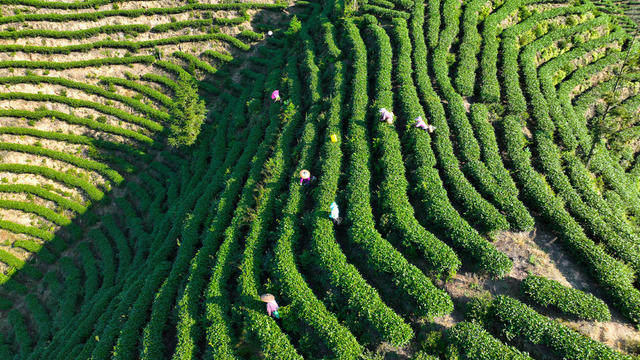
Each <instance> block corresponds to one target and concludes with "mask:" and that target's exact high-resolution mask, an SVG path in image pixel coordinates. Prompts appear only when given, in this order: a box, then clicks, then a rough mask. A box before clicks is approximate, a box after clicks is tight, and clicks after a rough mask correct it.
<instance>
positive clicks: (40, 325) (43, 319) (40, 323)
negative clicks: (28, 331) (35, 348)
mask: <svg viewBox="0 0 640 360" xmlns="http://www.w3.org/2000/svg"><path fill="white" fill-rule="evenodd" d="M24 300H25V304H26V305H27V309H28V310H29V313H30V315H31V317H32V318H33V320H34V321H35V324H36V331H37V333H38V341H43V340H46V339H48V338H49V337H50V336H51V331H52V330H53V326H52V324H51V317H50V316H49V314H48V313H47V310H46V309H45V307H44V306H43V305H42V303H41V302H40V300H38V297H37V296H35V295H34V294H33V293H31V294H29V295H27V296H26V297H25V299H24Z"/></svg>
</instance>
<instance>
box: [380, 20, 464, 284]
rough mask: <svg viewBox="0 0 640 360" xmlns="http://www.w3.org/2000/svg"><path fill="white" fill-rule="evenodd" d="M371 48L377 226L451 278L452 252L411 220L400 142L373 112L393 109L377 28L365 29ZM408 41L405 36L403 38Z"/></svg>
mask: <svg viewBox="0 0 640 360" xmlns="http://www.w3.org/2000/svg"><path fill="white" fill-rule="evenodd" d="M368 30H369V32H370V33H371V38H372V42H374V44H375V45H374V46H369V48H370V49H372V51H371V52H373V53H374V54H377V55H376V56H375V57H374V61H375V63H374V64H375V73H373V74H372V76H373V79H375V87H374V91H375V93H374V94H373V101H372V106H371V107H372V112H373V113H374V114H373V115H372V116H370V120H369V121H370V122H372V123H373V133H372V136H373V137H375V138H376V139H378V141H377V143H376V146H375V147H374V151H375V152H374V156H375V157H376V158H378V159H380V162H381V165H382V166H381V172H382V180H381V183H380V185H379V188H380V193H381V194H385V196H383V197H382V198H381V199H380V200H379V202H380V211H381V215H380V216H381V218H382V219H384V220H383V221H382V222H381V227H382V228H383V229H385V231H386V232H387V233H388V234H389V235H388V239H389V241H391V242H393V243H395V244H401V245H402V247H403V248H404V249H406V252H408V253H410V254H411V255H412V256H413V257H416V256H417V257H419V258H421V259H424V260H425V262H426V265H427V267H428V268H429V271H431V272H432V273H433V274H434V275H435V276H436V277H445V278H446V277H449V276H453V275H454V274H455V273H456V271H457V270H458V268H459V267H460V260H459V259H458V257H457V256H456V254H455V252H454V251H453V250H451V248H449V247H448V246H447V245H445V244H444V243H443V242H441V241H440V240H439V239H438V238H436V237H435V236H434V235H433V234H431V233H430V232H428V231H426V230H425V229H424V228H423V227H422V226H421V225H420V224H419V223H418V221H417V220H416V219H415V216H414V213H413V212H414V210H413V207H412V206H411V204H410V203H409V199H408V197H407V189H408V187H409V184H408V182H407V180H406V177H405V169H404V160H403V159H402V153H401V149H400V140H399V139H398V135H397V133H396V132H395V130H394V129H393V128H390V127H389V126H387V124H383V123H381V122H380V121H377V116H378V113H377V110H378V109H380V108H386V109H389V110H391V109H392V107H393V98H392V97H393V92H392V91H391V86H392V85H391V68H392V65H391V60H392V53H391V41H390V40H389V36H388V35H387V34H386V32H385V31H384V29H383V28H382V27H380V26H378V25H375V24H371V25H369V26H368ZM407 39H408V36H407Z"/></svg>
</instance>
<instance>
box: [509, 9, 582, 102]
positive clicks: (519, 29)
mask: <svg viewBox="0 0 640 360" xmlns="http://www.w3.org/2000/svg"><path fill="white" fill-rule="evenodd" d="M593 9H594V7H593V5H591V4H587V5H581V6H563V7H558V8H553V9H549V10H546V11H543V12H541V13H537V14H534V15H532V16H530V17H528V18H527V19H526V20H524V21H522V22H520V23H518V24H516V25H514V26H510V27H508V28H507V29H505V30H504V32H503V35H502V41H501V42H500V46H501V50H502V51H501V53H502V63H503V66H504V71H503V72H502V74H503V77H504V79H503V85H504V88H505V91H504V94H505V98H506V100H507V103H508V104H509V111H510V112H512V113H513V114H522V113H525V112H526V111H527V103H526V100H525V97H524V94H523V93H522V89H521V88H520V75H519V72H518V55H519V53H520V52H519V49H520V45H519V44H520V43H519V41H518V40H519V39H520V38H521V37H522V36H524V35H523V34H526V33H527V32H528V31H533V30H531V29H535V32H533V34H534V36H536V38H537V37H540V36H542V35H544V34H546V32H545V30H547V31H549V30H550V25H549V26H539V24H546V22H545V21H547V20H551V19H554V18H556V17H560V16H570V15H572V14H583V13H587V12H588V11H592V10H593ZM538 29H539V30H538Z"/></svg>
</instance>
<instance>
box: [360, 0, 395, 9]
mask: <svg viewBox="0 0 640 360" xmlns="http://www.w3.org/2000/svg"><path fill="white" fill-rule="evenodd" d="M367 3H368V4H371V5H376V6H379V7H386V8H389V9H393V8H395V7H396V6H395V4H394V3H392V2H391V1H387V0H369V1H368V2H367Z"/></svg>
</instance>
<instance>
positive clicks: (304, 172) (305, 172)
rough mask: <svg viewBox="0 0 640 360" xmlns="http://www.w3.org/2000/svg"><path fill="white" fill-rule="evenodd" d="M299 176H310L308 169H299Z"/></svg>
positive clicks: (305, 177) (306, 177) (304, 177)
mask: <svg viewBox="0 0 640 360" xmlns="http://www.w3.org/2000/svg"><path fill="white" fill-rule="evenodd" d="M300 177H301V178H303V179H308V178H309V177H311V173H310V172H309V170H302V171H300Z"/></svg>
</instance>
